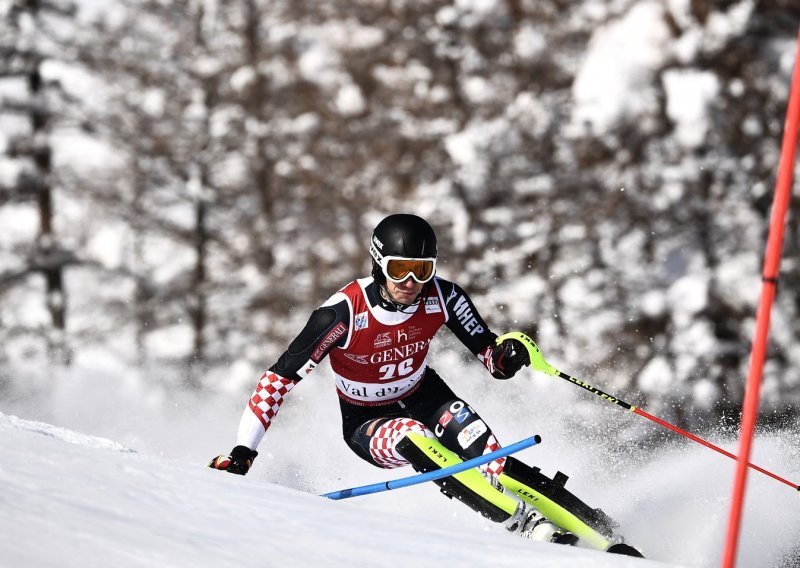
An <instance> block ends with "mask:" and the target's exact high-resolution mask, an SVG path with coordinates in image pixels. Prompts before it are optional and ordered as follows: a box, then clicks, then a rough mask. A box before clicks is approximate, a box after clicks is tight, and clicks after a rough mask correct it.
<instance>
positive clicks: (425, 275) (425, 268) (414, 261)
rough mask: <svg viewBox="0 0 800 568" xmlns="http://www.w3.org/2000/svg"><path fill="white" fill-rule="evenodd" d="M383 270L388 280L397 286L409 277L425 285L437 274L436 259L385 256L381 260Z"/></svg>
mask: <svg viewBox="0 0 800 568" xmlns="http://www.w3.org/2000/svg"><path fill="white" fill-rule="evenodd" d="M381 270H383V275H384V276H386V278H388V279H389V280H391V281H392V282H394V283H396V284H399V283H400V282H403V281H404V280H405V279H406V278H408V277H409V276H410V277H411V278H413V279H414V280H416V281H417V282H419V283H420V284H425V282H428V281H429V280H430V279H431V278H433V275H434V274H436V259H435V258H405V257H402V256H384V257H383V258H382V259H381Z"/></svg>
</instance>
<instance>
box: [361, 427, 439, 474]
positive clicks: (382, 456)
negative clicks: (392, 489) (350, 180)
mask: <svg viewBox="0 0 800 568" xmlns="http://www.w3.org/2000/svg"><path fill="white" fill-rule="evenodd" d="M406 432H416V433H417V434H422V435H423V436H425V437H427V438H433V432H431V431H430V430H428V428H426V427H425V425H424V424H422V423H421V422H417V421H416V420H412V419H411V418H393V419H391V420H387V421H386V422H384V423H383V424H381V425H380V426H378V428H377V429H376V431H375V433H374V434H373V435H372V437H371V438H370V440H369V452H370V454H371V455H372V459H373V460H375V463H376V464H378V465H379V466H380V467H383V468H385V469H394V468H397V467H403V466H406V465H408V461H407V460H406V459H405V458H404V457H403V456H401V455H400V453H399V452H398V451H397V450H396V449H395V446H396V445H397V442H399V441H400V440H401V439H402V438H403V436H405V434H406Z"/></svg>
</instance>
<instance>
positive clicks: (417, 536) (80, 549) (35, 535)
mask: <svg viewBox="0 0 800 568" xmlns="http://www.w3.org/2000/svg"><path fill="white" fill-rule="evenodd" d="M0 440H2V441H1V442H0V446H2V455H3V460H2V465H1V466H0V480H1V481H2V488H3V490H2V492H0V503H1V504H2V509H3V515H2V517H0V519H1V520H0V528H1V529H2V530H0V558H1V559H2V560H0V563H1V564H2V565H3V566H20V567H21V566H36V567H47V566H54V567H55V566H58V567H63V566H115V567H128V566H131V567H133V566H147V567H151V566H193V567H199V566H398V565H410V566H439V565H445V564H446V565H452V564H457V565H468V566H515V565H519V564H520V563H529V564H531V565H532V564H535V565H537V566H570V567H575V566H600V567H602V566H631V567H634V566H647V565H651V566H654V565H656V563H652V562H647V563H642V562H639V561H637V560H634V559H627V558H618V557H614V558H613V559H608V558H605V557H606V556H610V555H605V554H603V553H599V552H594V551H590V550H578V549H567V548H566V547H560V546H557V545H549V544H543V543H536V542H529V541H523V540H520V539H516V538H513V537H511V536H510V535H502V534H492V533H487V532H482V531H480V530H476V529H475V528H473V527H467V528H460V527H458V526H457V524H455V523H452V524H450V525H446V524H442V523H429V522H427V520H426V518H425V517H424V516H419V515H417V514H414V513H413V512H403V511H393V512H391V514H387V512H382V511H375V510H365V509H364V508H363V507H361V506H359V505H358V504H354V503H348V502H334V501H328V500H326V499H323V498H320V497H316V496H313V495H309V494H307V493H303V492H300V491H297V490H295V489H289V488H286V487H282V486H279V485H275V484H272V483H268V482H265V481H263V480H260V479H257V478H237V477H234V476H231V475H225V474H222V473H220V472H215V471H212V470H209V469H206V468H204V467H201V464H196V463H194V464H193V463H187V462H181V461H176V460H166V459H163V458H158V457H156V456H151V455H143V454H138V453H134V452H133V451H132V450H129V449H127V448H125V447H124V446H121V445H119V444H117V443H115V442H112V441H110V440H107V439H104V438H97V437H91V436H86V435H82V434H78V433H76V432H74V431H71V430H66V429H62V428H58V427H54V426H51V425H48V424H45V423H42V422H32V421H26V420H21V419H18V418H15V417H11V416H7V415H0ZM422 493H427V494H428V495H432V494H433V493H434V491H433V490H432V489H431V488H428V489H427V490H425V489H423V490H422ZM416 498H419V497H416Z"/></svg>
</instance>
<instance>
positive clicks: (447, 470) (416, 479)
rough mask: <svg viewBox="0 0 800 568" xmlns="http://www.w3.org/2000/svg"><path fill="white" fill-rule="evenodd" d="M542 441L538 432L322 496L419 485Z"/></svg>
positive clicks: (347, 497) (362, 493)
mask: <svg viewBox="0 0 800 568" xmlns="http://www.w3.org/2000/svg"><path fill="white" fill-rule="evenodd" d="M541 441H542V438H541V437H540V436H539V435H538V434H537V435H535V436H531V437H530V438H525V439H524V440H520V441H519V442H516V443H514V444H511V445H508V446H505V447H503V448H500V449H499V450H495V451H493V452H489V453H488V454H483V455H482V456H478V457H477V458H472V459H471V460H467V461H465V462H461V463H457V464H455V465H451V466H450V467H444V468H442V469H437V470H434V471H429V472H427V473H419V474H417V475H410V476H408V477H403V478H401V479H392V480H389V481H382V482H380V483H373V484H371V485H362V486H360V487H352V488H350V489H342V490H340V491H332V492H331V493H325V494H324V495H322V497H327V498H328V499H334V500H339V499H349V498H350V497H359V496H361V495H370V494H372V493H380V492H382V491H390V490H392V489H399V488H401V487H409V486H411V485H418V484H420V483H425V482H426V481H434V480H436V479H441V478H443V477H450V476H451V475H455V474H457V473H461V472H462V471H466V470H468V469H472V468H473V467H477V466H479V465H483V464H485V463H489V462H490V461H494V460H496V459H497V458H503V457H506V456H508V455H510V454H513V453H516V452H518V451H520V450H524V449H525V448H530V447H531V446H535V445H536V444H538V443H540V442H541Z"/></svg>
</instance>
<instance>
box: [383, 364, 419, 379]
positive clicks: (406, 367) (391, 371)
mask: <svg viewBox="0 0 800 568" xmlns="http://www.w3.org/2000/svg"><path fill="white" fill-rule="evenodd" d="M413 362H414V360H413V359H404V360H402V361H400V362H399V363H398V364H397V365H395V364H394V363H389V364H388V365H383V366H382V367H381V368H380V369H379V370H378V372H379V373H380V374H381V376H380V379H381V380H382V381H386V380H389V379H393V378H395V377H405V376H406V375H410V374H411V373H412V372H413V371H414V367H413V366H412V365H413Z"/></svg>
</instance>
